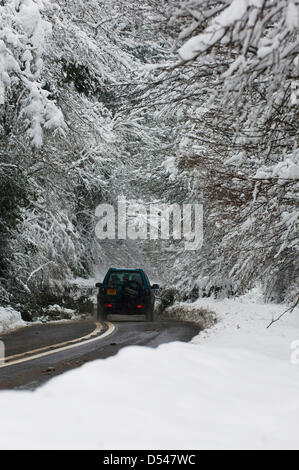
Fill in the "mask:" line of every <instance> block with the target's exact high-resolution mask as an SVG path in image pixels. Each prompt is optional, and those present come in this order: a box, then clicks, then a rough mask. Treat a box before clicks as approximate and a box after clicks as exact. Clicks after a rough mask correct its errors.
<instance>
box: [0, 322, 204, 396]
mask: <svg viewBox="0 0 299 470" xmlns="http://www.w3.org/2000/svg"><path fill="white" fill-rule="evenodd" d="M198 331H199V328H198V326H196V325H194V324H190V323H183V322H174V321H171V322H167V321H155V322H152V323H146V322H140V321H139V322H136V321H133V322H132V321H130V322H115V323H114V322H113V323H111V322H107V323H106V324H105V325H104V326H103V325H101V324H97V323H95V322H94V321H93V320H84V321H74V322H65V323H52V324H47V325H41V324H38V325H33V326H30V327H26V328H22V329H20V330H17V331H15V332H13V333H10V334H7V335H2V337H1V338H0V339H1V340H2V341H3V342H4V344H5V355H6V362H5V364H4V365H3V367H1V366H0V389H11V388H25V389H35V388H36V387H38V386H39V385H41V384H42V383H44V382H46V381H47V380H49V379H50V378H51V377H53V376H55V375H58V374H61V373H63V372H65V371H67V370H70V369H73V368H75V367H79V366H81V365H82V364H84V363H86V362H88V361H90V360H94V359H101V358H102V359H104V358H106V357H109V356H113V355H114V354H116V353H117V352H118V351H119V349H121V348H123V347H124V346H130V345H140V346H141V345H143V346H149V347H157V346H159V345H160V344H162V343H169V342H171V341H190V340H191V339H192V338H193V337H194V336H195V335H196V334H197V333H198Z"/></svg>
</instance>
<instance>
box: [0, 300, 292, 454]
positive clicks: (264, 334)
mask: <svg viewBox="0 0 299 470" xmlns="http://www.w3.org/2000/svg"><path fill="white" fill-rule="evenodd" d="M196 304H197V305H198V306H199V305H200V306H201V307H203V308H208V309H210V310H214V311H215V312H216V313H217V315H218V319H219V321H218V323H217V324H216V325H215V326H213V327H212V328H210V329H209V330H206V331H202V332H201V333H200V334H199V335H198V336H197V337H195V338H194V339H193V340H192V342H191V343H189V344H188V343H179V342H175V343H169V344H165V345H162V346H160V347H158V348H157V349H149V348H146V347H137V346H136V347H135V346H134V347H128V348H125V349H123V350H121V351H120V352H119V353H118V354H117V355H116V356H114V357H111V358H108V359H105V360H97V361H94V362H91V363H88V364H86V365H84V366H82V367H81V368H79V369H76V370H73V371H70V372H68V373H66V374H64V375H63V376H60V377H57V378H54V379H52V380H51V381H50V382H48V383H47V384H46V385H44V386H43V387H41V388H39V389H37V390H36V391H35V392H27V391H26V392H25V391H22V392H15V391H14V392H11V391H7V392H1V393H0V403H1V424H2V426H1V431H0V443H1V444H0V446H1V448H3V449H15V448H25V449H29V448H34V449H35V448H55V449H56V448H57V449H60V448H72V449H75V448H80V449H82V448H84V449H86V448H93V449H101V448H104V449H115V448H121V449H136V448H141V449H142V448H143V449H176V448H177V449H231V448H233V449H246V448H250V449H287V448H293V449H299V438H298V436H299V419H298V416H299V400H298V397H299V364H298V362H299V352H298V341H299V316H298V315H299V309H298V308H297V310H296V311H294V312H293V313H292V314H288V315H286V316H284V317H283V318H282V319H281V320H280V322H278V323H275V324H273V325H272V327H271V328H269V329H267V328H266V326H267V324H268V323H269V322H270V321H271V319H272V315H273V314H274V315H277V314H279V313H281V312H282V311H283V307H282V306H279V305H271V304H268V305H266V304H263V303H262V301H260V300H259V298H258V296H257V295H256V293H255V294H254V295H252V294H249V295H247V296H243V297H242V298H239V299H238V300H229V299H226V300H221V301H220V300H218V301H217V300H212V299H202V300H198V301H197V302H196ZM295 341H297V343H294V342H295ZM294 344H297V351H296V350H295V349H292V346H293V347H294Z"/></svg>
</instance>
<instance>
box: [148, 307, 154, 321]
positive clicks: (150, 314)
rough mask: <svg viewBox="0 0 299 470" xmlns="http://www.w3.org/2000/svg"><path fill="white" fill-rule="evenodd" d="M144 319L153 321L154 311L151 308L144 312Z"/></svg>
mask: <svg viewBox="0 0 299 470" xmlns="http://www.w3.org/2000/svg"><path fill="white" fill-rule="evenodd" d="M146 321H148V322H152V321H154V311H153V310H150V311H149V312H148V313H147V314H146Z"/></svg>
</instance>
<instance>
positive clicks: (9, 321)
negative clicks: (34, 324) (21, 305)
mask: <svg viewBox="0 0 299 470" xmlns="http://www.w3.org/2000/svg"><path fill="white" fill-rule="evenodd" d="M23 326H26V323H25V322H24V321H23V320H22V317H21V314H20V313H19V312H17V311H16V310H14V309H13V308H12V307H0V334H3V333H7V332H8V331H11V330H15V329H16V328H21V327H23Z"/></svg>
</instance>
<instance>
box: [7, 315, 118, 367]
mask: <svg viewBox="0 0 299 470" xmlns="http://www.w3.org/2000/svg"><path fill="white" fill-rule="evenodd" d="M105 323H106V325H108V329H107V330H106V331H105V332H104V333H103V334H100V335H99V334H98V333H99V332H100V331H101V330H102V329H103V325H102V324H101V323H96V328H95V329H94V331H92V332H91V333H89V334H88V335H85V336H82V337H81V338H77V339H74V340H70V341H65V342H64V343H59V344H55V345H51V346H46V347H44V348H40V349H35V350H33V351H26V352H25V353H20V354H15V355H14V356H9V357H7V358H6V359H5V361H7V360H9V359H12V358H15V357H19V356H24V355H28V354H33V355H30V356H29V357H22V359H16V360H12V361H10V362H5V363H4V364H0V369H1V368H3V367H9V366H12V365H15V364H21V363H22V362H27V361H32V360H34V359H39V358H40V357H44V356H50V355H51V354H56V353H58V352H61V351H66V350H67V349H72V348H76V347H78V346H84V345H85V344H89V343H92V342H94V341H98V340H99V339H102V338H105V337H106V336H109V335H111V334H112V333H113V331H114V330H115V325H113V323H111V322H109V321H107V322H105ZM70 343H71V344H70ZM63 345H66V346H63ZM50 348H51V349H52V348H56V349H53V350H49V349H50ZM45 349H48V350H47V351H44V352H39V354H35V353H36V352H38V351H43V350H45Z"/></svg>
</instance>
